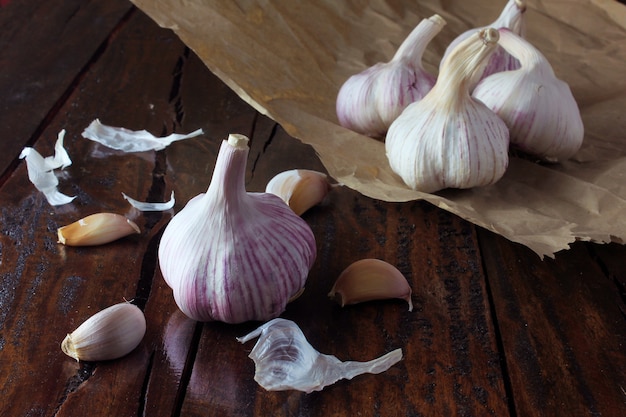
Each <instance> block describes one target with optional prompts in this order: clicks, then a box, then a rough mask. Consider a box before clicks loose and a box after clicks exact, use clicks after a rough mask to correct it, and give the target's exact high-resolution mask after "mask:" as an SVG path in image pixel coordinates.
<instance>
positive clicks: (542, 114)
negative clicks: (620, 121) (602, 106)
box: [473, 29, 585, 162]
mask: <svg viewBox="0 0 626 417" xmlns="http://www.w3.org/2000/svg"><path fill="white" fill-rule="evenodd" d="M498 42H499V43H500V45H501V46H502V47H503V48H504V49H506V51H507V52H508V53H509V54H511V55H513V56H515V57H517V58H518V59H519V61H520V63H521V68H520V69H518V70H515V71H505V72H500V73H497V74H493V75H491V76H489V77H487V78H485V79H483V80H482V81H481V82H480V83H479V84H478V85H477V86H476V88H475V89H474V92H473V96H474V97H475V98H476V99H478V100H481V101H482V102H483V103H485V104H486V105H487V107H489V108H490V109H492V110H493V111H494V112H496V114H497V115H498V116H500V118H501V119H502V120H504V122H505V123H506V125H507V126H508V128H509V132H510V135H511V137H510V140H511V145H513V146H515V147H517V148H519V149H521V150H522V151H524V152H527V153H530V154H533V155H535V156H539V157H540V158H543V159H545V160H547V161H553V162H556V161H563V160H566V159H568V158H571V157H572V156H574V154H575V153H576V152H577V151H578V150H579V149H580V147H581V145H582V142H583V137H584V135H585V129H584V126H583V121H582V117H581V115H580V110H579V108H578V104H577V103H576V100H575V98H574V96H573V95H572V91H571V90H570V88H569V85H568V84H567V83H566V82H564V81H562V80H560V79H558V78H557V77H556V75H555V74H554V71H553V69H552V66H551V65H550V63H549V62H548V60H547V59H546V58H545V56H544V55H543V54H542V53H541V52H540V51H539V50H538V49H537V48H535V47H534V46H533V45H532V44H531V43H530V42H528V41H527V40H525V39H523V38H522V37H520V36H518V35H516V34H515V33H513V32H511V31H509V30H506V29H500V40H499V41H498Z"/></svg>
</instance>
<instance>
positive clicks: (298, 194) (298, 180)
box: [265, 169, 333, 216]
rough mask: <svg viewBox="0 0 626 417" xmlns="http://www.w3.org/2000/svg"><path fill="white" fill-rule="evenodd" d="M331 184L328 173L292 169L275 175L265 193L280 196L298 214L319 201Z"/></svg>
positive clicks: (322, 198) (326, 193)
mask: <svg viewBox="0 0 626 417" xmlns="http://www.w3.org/2000/svg"><path fill="white" fill-rule="evenodd" d="M332 187H333V186H332V185H331V183H330V182H329V181H328V175H326V174H324V173H323V172H318V171H312V170H309V169H292V170H289V171H283V172H281V173H279V174H277V175H275V176H274V177H273V178H272V179H271V180H270V181H269V182H268V183H267V186H266V187H265V192H266V193H271V194H275V195H277V196H278V197H280V198H281V199H282V200H283V201H284V202H285V203H287V204H288V205H289V207H291V209H292V210H293V211H294V213H296V214H297V215H298V216H299V215H301V214H302V213H304V212H305V211H307V210H308V209H310V208H311V207H313V206H315V205H317V204H319V203H321V202H322V201H323V200H324V198H326V195H328V192H329V191H330V190H331V188H332Z"/></svg>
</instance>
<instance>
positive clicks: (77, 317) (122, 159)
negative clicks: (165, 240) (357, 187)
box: [0, 0, 626, 417]
mask: <svg viewBox="0 0 626 417" xmlns="http://www.w3.org/2000/svg"><path fill="white" fill-rule="evenodd" d="M0 28H1V29H0V74H1V75H0V104H1V106H2V107H1V110H0V147H1V148H0V150H1V152H0V172H1V173H2V176H1V180H0V202H1V214H0V216H1V220H0V228H1V233H0V398H2V400H1V401H0V415H1V416H3V417H4V416H87V415H88V416H92V417H96V416H139V415H141V416H143V415H145V416H195V415H198V416H231V415H232V416H296V415H297V416H455V415H457V416H486V415H492V416H498V417H501V416H520V417H521V416H524V417H529V416H587V415H592V416H609V417H618V416H624V415H626V377H625V374H626V305H625V301H626V298H625V293H624V291H625V288H626V278H625V277H626V262H625V261H624V259H625V258H626V248H625V247H624V246H620V245H617V244H610V245H597V244H589V243H583V242H577V243H575V244H573V245H572V246H571V249H570V250H568V251H564V252H561V253H558V254H557V256H556V259H546V260H540V259H539V258H538V257H537V256H536V255H535V254H534V253H532V252H531V251H530V250H528V249H527V248H525V247H522V246H520V245H517V244H514V243H511V242H509V241H507V240H505V239H503V238H501V237H500V236H497V235H495V234H493V233H490V232H488V231H485V230H483V229H481V228H478V227H475V226H474V225H473V224H471V223H469V222H467V221H464V220H462V219H460V218H458V217H456V216H454V215H451V214H449V213H448V212H445V211H443V210H440V209H437V208H435V207H433V206H431V205H429V204H426V203H424V202H413V203H404V204H390V203H383V202H380V201H374V200H371V199H368V198H366V197H364V196H362V195H359V194H358V193H356V192H354V191H352V190H350V189H347V188H345V187H344V188H337V189H335V190H333V192H332V193H331V194H330V195H329V197H328V199H327V200H326V201H325V202H324V203H323V204H322V205H320V206H318V207H316V208H314V209H312V210H310V211H309V212H307V213H306V214H305V215H304V219H305V220H306V221H307V222H308V223H309V224H310V225H311V227H312V229H313V231H314V233H315V236H316V239H317V246H318V258H317V261H316V263H315V266H314V267H313V269H312V271H311V273H310V275H309V279H308V284H307V287H306V291H305V293H304V294H303V295H302V296H301V297H300V298H299V299H297V300H296V301H295V302H293V303H292V304H290V305H289V306H288V308H287V311H285V313H284V314H283V317H285V318H289V319H292V320H294V321H295V322H297V323H298V324H299V325H300V327H301V328H302V330H303V331H304V333H305V334H306V336H307V338H308V339H309V341H310V342H311V344H312V345H313V346H314V347H315V348H317V349H318V350H319V351H321V352H323V353H328V354H334V355H336V356H337V357H339V358H340V359H342V360H347V359H352V360H368V359H372V358H374V357H377V356H380V355H382V354H383V353H385V352H387V351H390V350H392V349H395V348H401V349H402V350H403V352H404V359H403V360H402V361H401V362H400V363H398V364H397V365H395V366H393V367H392V368H391V369H389V370H388V371H387V372H385V373H382V374H379V375H362V376H359V377H357V378H355V379H353V380H351V381H345V380H344V381H340V382H338V383H336V384H335V385H332V386H330V387H327V388H326V389H324V390H323V391H321V392H315V393H311V394H304V393H301V392H298V391H284V392H267V391H265V390H264V389H262V388H261V387H259V386H258V385H257V383H256V382H255V381H254V380H253V376H254V364H253V362H252V360H250V359H249V358H248V356H247V355H248V353H249V352H250V350H251V348H252V346H253V343H252V342H249V343H247V344H245V345H242V344H240V343H238V342H237V341H236V340H235V337H237V336H242V335H244V334H246V333H247V332H249V331H251V330H252V329H254V328H256V326H257V325H258V324H259V323H245V324H240V325H225V324H221V323H197V322H194V321H192V320H190V319H187V318H186V317H185V316H183V315H182V313H180V311H178V308H177V307H176V304H175V303H174V300H173V298H172V293H171V290H170V289H169V287H168V286H167V285H166V284H165V282H164V281H163V278H162V276H161V274H160V271H159V267H158V262H157V256H156V253H157V248H158V245H159V238H160V235H161V233H162V231H163V228H164V226H165V225H166V224H167V222H168V221H169V220H170V218H171V216H172V215H173V212H176V211H178V210H180V209H181V208H182V207H183V206H184V204H185V203H186V202H187V201H188V200H189V199H190V198H191V197H192V196H195V195H196V194H198V193H201V192H203V191H204V190H205V188H206V187H207V185H208V182H209V179H210V176H211V174H212V170H213V165H214V162H215V157H216V153H217V149H218V146H219V143H220V141H221V140H222V139H224V138H225V137H226V136H227V135H228V134H229V133H243V134H246V135H249V136H250V137H251V139H252V141H251V147H252V149H251V154H250V159H249V165H248V189H249V190H250V191H259V190H262V189H263V188H264V186H265V183H266V182H267V181H268V180H269V178H271V177H272V176H273V175H274V174H276V173H278V172H280V171H282V170H286V169H290V168H310V169H316V170H323V167H322V166H321V165H320V163H319V161H318V159H317V158H316V157H315V154H314V152H313V151H312V149H311V148H309V147H308V146H304V145H302V144H301V143H300V142H298V141H297V140H294V139H292V138H290V137H288V136H287V135H286V134H285V133H284V132H283V130H282V129H281V127H280V126H278V125H276V124H275V123H274V122H273V121H271V120H269V119H267V118H265V117H264V116H262V115H260V114H258V113H257V112H256V111H255V110H254V109H252V108H251V107H250V106H248V105H247V104H245V103H244V102H243V101H242V100H240V99H239V98H238V97H237V96H236V95H235V94H234V93H233V92H232V91H230V90H229V89H228V88H227V87H226V86H225V85H224V84H223V83H222V82H221V81H219V80H218V79H217V78H216V77H215V76H214V75H212V74H211V72H210V71H209V70H208V69H207V68H206V67H205V66H204V65H203V64H202V63H201V62H200V61H199V59H198V58H197V57H196V56H195V55H194V53H193V52H191V51H190V50H189V49H188V48H186V47H185V45H184V44H182V43H181V42H180V40H179V39H178V38H177V37H176V36H175V35H174V34H172V32H170V31H169V30H164V29H161V28H159V27H158V26H157V25H156V24H154V23H153V22H152V21H151V20H150V19H149V18H147V17H146V16H145V15H144V14H143V13H142V12H140V11H138V10H137V9H136V8H134V7H133V6H132V5H131V3H130V2H128V1H127V0H107V1H102V0H100V1H97V0H96V1H85V0H64V1H60V0H57V1H52V0H50V1H37V0H21V1H17V0H15V1H10V0H3V1H0ZM94 118H100V120H101V121H102V122H103V123H106V124H110V125H113V126H124V127H127V128H131V129H147V130H149V131H151V132H152V133H154V134H155V135H164V134H169V133H172V132H181V133H182V132H184V133H186V132H191V131H192V130H195V129H197V128H203V129H204V130H205V132H206V134H205V135H204V136H202V137H199V138H196V139H191V140H188V141H184V142H178V143H176V144H174V145H172V146H170V147H168V148H167V149H166V150H163V151H158V152H144V153H139V154H126V153H122V152H119V151H113V150H110V149H108V148H105V147H103V146H100V145H97V144H95V143H94V142H91V141H89V140H86V139H84V138H83V137H82V136H81V132H82V131H83V129H84V128H85V127H86V126H87V125H88V124H89V123H90V122H91V121H92V120H93V119H94ZM61 129H66V131H67V135H66V138H65V145H66V148H67V149H68V152H69V153H70V156H71V157H72V159H73V162H74V163H73V165H72V166H71V167H69V168H67V169H66V170H65V171H64V174H63V176H62V177H61V180H60V189H61V191H63V192H65V193H66V194H70V195H76V196H77V198H76V200H75V201H74V202H73V203H71V204H68V205H64V206H58V207H53V206H50V205H49V204H48V203H47V202H46V200H45V198H44V197H43V195H42V194H41V193H39V192H37V191H36V190H35V188H34V187H33V186H32V184H31V183H30V182H29V180H28V177H27V171H26V164H25V163H24V161H22V160H19V159H18V155H19V154H20V152H21V150H22V148H23V147H24V146H33V147H35V149H37V150H38V151H39V152H40V153H42V154H43V155H50V154H51V153H52V151H53V146H54V142H55V140H56V136H57V133H58V132H59V131H60V130H61ZM172 190H174V191H175V194H176V198H177V203H176V206H175V209H174V210H172V211H168V212H164V213H161V212H157V213H143V214H142V213H139V212H137V211H135V210H133V209H131V208H130V206H129V205H128V204H127V202H126V201H124V200H123V199H122V198H121V193H122V192H124V193H126V194H128V195H130V196H133V197H135V198H138V199H140V200H149V201H164V200H167V199H168V198H169V194H170V192H171V191H172ZM100 211H110V212H116V213H120V214H124V215H126V216H128V217H130V218H133V219H134V220H136V221H137V223H138V224H139V226H140V227H141V229H142V233H141V234H140V235H137V236H132V237H128V238H124V239H122V240H120V241H117V242H114V243H111V244H108V245H105V246H100V247H91V248H74V247H65V246H63V245H61V244H58V243H57V240H56V229H57V228H58V227H60V226H62V225H65V224H67V223H71V222H73V221H75V220H77V219H78V218H81V217H84V216H86V215H88V214H92V213H95V212H100ZM361 258H382V259H385V260H387V261H388V262H390V263H393V264H395V265H397V266H398V268H399V269H400V270H401V271H402V272H403V273H404V274H405V275H406V277H407V278H408V280H409V282H410V284H411V286H412V288H413V302H414V304H415V309H414V311H413V312H409V311H407V305H406V303H405V302H402V301H385V302H370V303H364V304H361V305H357V306H351V307H345V308H341V307H339V305H337V304H335V303H334V302H332V301H331V300H329V299H328V298H327V296H326V294H327V292H328V291H329V289H330V287H331V286H332V284H333V282H334V280H335V279H336V277H337V276H338V274H339V273H340V272H341V270H343V269H344V268H345V267H346V266H347V265H349V264H350V263H351V262H353V261H355V260H358V259H361ZM124 299H129V300H130V299H133V300H134V302H135V303H136V304H137V305H138V306H139V307H141V308H142V309H143V310H144V312H145V315H146V319H147V323H148V330H147V333H146V336H145V338H144V339H143V341H142V342H141V344H140V345H139V347H138V348H137V349H136V350H134V351H133V352H132V353H131V354H129V355H128V356H126V357H124V358H121V359H118V360H113V361H106V362H84V363H83V362H81V363H78V362H76V361H74V360H72V359H70V358H69V357H67V356H65V355H64V354H63V353H62V352H61V349H60V348H59V344H60V342H61V340H62V339H63V338H64V337H65V335H66V333H68V332H69V331H71V330H73V329H74V328H75V327H76V326H78V325H79V324H80V323H81V322H82V321H84V320H85V319H86V318H87V317H89V316H90V315H92V314H94V313H95V312H97V311H98V310H100V309H102V308H104V307H107V306H109V305H112V304H115V303H118V302H121V301H123V300H124Z"/></svg>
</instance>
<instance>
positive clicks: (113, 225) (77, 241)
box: [57, 213, 141, 246]
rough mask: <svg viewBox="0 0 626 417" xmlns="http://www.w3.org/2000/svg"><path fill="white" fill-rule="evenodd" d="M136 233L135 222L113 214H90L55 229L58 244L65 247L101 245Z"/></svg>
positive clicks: (137, 229)
mask: <svg viewBox="0 0 626 417" xmlns="http://www.w3.org/2000/svg"><path fill="white" fill-rule="evenodd" d="M138 233H141V230H140V229H139V226H137V224H136V223H135V222H133V221H132V220H129V219H127V218H126V217H124V216H122V215H120V214H115V213H96V214H92V215H90V216H87V217H84V218H82V219H80V220H77V221H75V222H74V223H71V224H68V225H67V226H63V227H59V228H58V229H57V236H58V239H59V243H62V244H64V245H67V246H97V245H103V244H105V243H109V242H113V241H114V240H117V239H120V238H122V237H124V236H128V235H132V234H138Z"/></svg>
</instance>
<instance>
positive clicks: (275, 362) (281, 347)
mask: <svg viewBox="0 0 626 417" xmlns="http://www.w3.org/2000/svg"><path fill="white" fill-rule="evenodd" d="M255 337H259V340H258V341H257V343H256V344H255V345H254V348H253V349H252V352H250V355H249V357H250V358H251V359H252V360H253V361H254V364H255V373H254V380H255V381H256V382H257V383H258V384H259V385H261V386H262V387H263V388H265V389H266V390H268V391H285V390H298V391H304V392H306V393H311V392H313V391H321V390H322V389H324V387H326V386H328V385H331V384H334V383H335V382H337V381H339V380H340V379H352V378H354V377H355V376H358V375H361V374H364V373H372V374H379V373H381V372H384V371H386V370H387V369H389V368H390V367H391V366H392V365H394V364H396V363H397V362H399V361H400V360H401V359H402V350H401V349H396V350H394V351H391V352H389V353H387V354H386V355H383V356H381V357H379V358H377V359H373V360H371V361H368V362H355V361H346V362H342V361H340V360H339V359H337V358H336V357H335V356H332V355H325V354H322V353H320V352H318V351H317V350H315V348H313V346H311V344H310V343H309V342H308V341H307V339H306V337H305V336H304V334H303V333H302V330H300V327H298V325H297V324H296V323H294V322H293V321H290V320H285V319H281V318H277V319H274V320H271V321H269V322H267V323H265V324H263V325H262V326H260V327H259V328H257V329H256V330H254V331H252V332H250V333H248V334H247V335H245V336H243V337H238V338H237V340H238V341H239V342H241V343H245V342H247V341H248V340H251V339H253V338H255Z"/></svg>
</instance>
